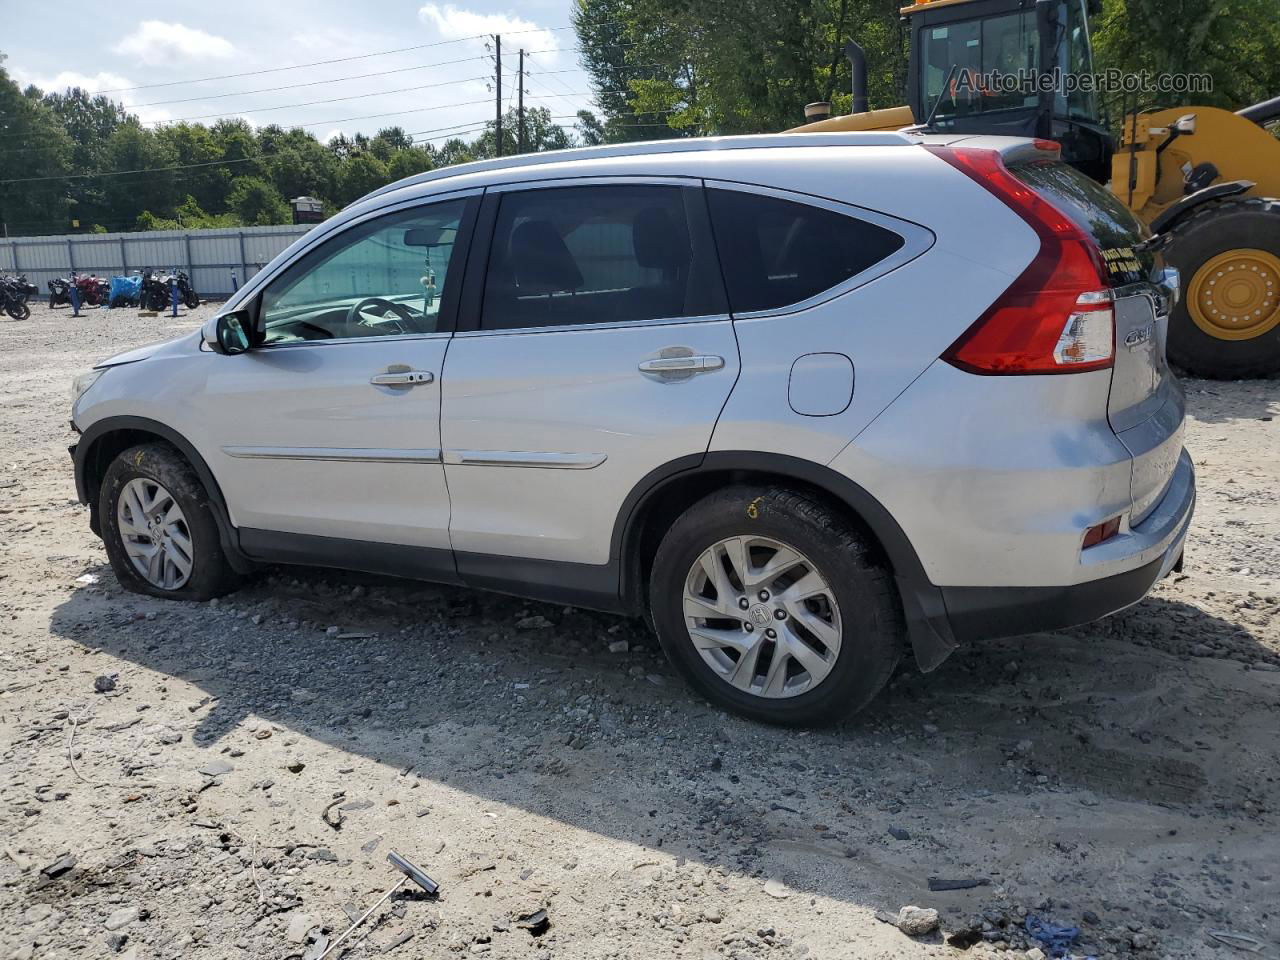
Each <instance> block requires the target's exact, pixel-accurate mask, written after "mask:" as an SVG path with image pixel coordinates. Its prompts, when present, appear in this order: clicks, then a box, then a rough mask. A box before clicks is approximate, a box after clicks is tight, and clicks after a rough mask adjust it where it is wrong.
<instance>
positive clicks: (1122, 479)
mask: <svg viewBox="0 0 1280 960" xmlns="http://www.w3.org/2000/svg"><path fill="white" fill-rule="evenodd" d="M1147 240H1148V238H1147V237H1146V236H1145V234H1144V231H1143V228H1142V226H1141V225H1140V224H1139V223H1138V222H1137V221H1136V220H1134V218H1133V217H1132V216H1130V214H1129V213H1128V212H1127V211H1126V210H1125V208H1124V207H1123V206H1121V205H1120V204H1118V203H1117V202H1116V201H1115V200H1114V199H1113V198H1112V196H1111V195H1110V194H1109V193H1107V192H1106V191H1105V190H1103V189H1102V188H1101V187H1099V186H1097V185H1096V184H1094V183H1093V182H1092V181H1089V180H1087V179H1086V178H1085V177H1083V176H1081V175H1080V174H1078V173H1077V172H1076V171H1074V170H1073V169H1071V168H1069V167H1067V166H1064V165H1063V164H1062V163H1061V162H1059V160H1058V155H1057V150H1056V144H1053V143H1051V142H1048V141H1042V140H1037V141H1031V140H1023V139H1006V138H978V137H950V138H948V137H943V136H928V137H921V136H914V135H906V134H900V133H868V134H792V135H786V136H760V137H738V138H728V139H718V140H685V141H676V142H667V143H649V144H628V145H624V146H615V147H606V148H597V149H590V150H575V151H564V152H558V153H550V154H541V155H537V156H528V157H519V158H511V159H502V160H497V161H489V162H483V163H475V164H468V165H465V166H460V167H453V168H449V169H446V170H441V171H436V172H432V173H427V174H423V175H420V176H416V177H411V178H409V179H407V180H403V181H400V182H399V183H396V184H393V185H391V186H388V187H386V188H384V189H382V190H379V191H376V192H375V193H373V194H370V195H369V196H368V197H365V198H364V199H363V200H361V201H359V202H357V203H356V204H354V205H352V206H351V207H349V208H348V209H346V210H344V211H343V212H342V213H340V214H338V215H337V216H336V217H334V218H333V219H331V220H329V221H328V222H327V223H325V224H323V225H321V226H319V227H317V228H316V229H314V230H312V231H311V232H310V233H308V234H307V235H306V236H304V237H302V238H301V239H299V240H298V241H297V242H296V243H295V244H294V245H293V246H291V247H290V248H289V249H288V250H286V251H285V252H284V253H282V254H281V255H280V256H279V257H277V258H276V259H275V260H274V261H272V263H270V264H269V265H268V266H267V267H266V268H265V269H263V270H262V271H261V272H260V273H259V274H257V275H256V276H255V277H254V278H253V279H252V281H251V282H249V283H248V284H246V285H245V287H244V288H243V289H242V290H241V291H240V292H239V294H238V295H237V296H235V297H233V298H232V300H231V301H230V302H228V303H227V305H226V306H225V308H224V309H223V311H222V312H221V314H220V315H219V316H217V317H216V318H215V319H213V320H210V321H209V322H208V323H207V324H206V325H205V327H204V329H203V330H202V331H200V332H199V333H194V334H192V335H190V336H186V337H182V338H180V339H177V340H174V341H172V342H169V343H164V344H159V345H156V346H151V347H145V348H143V349H140V350H136V351H133V352H132V353H127V354H124V355H122V356H119V357H116V358H114V359H112V360H108V361H106V362H104V363H103V364H101V365H100V366H99V367H97V368H96V369H95V370H93V371H92V372H91V373H89V374H86V375H84V376H82V377H81V378H79V379H78V380H77V383H76V387H75V394H76V401H75V408H74V411H73V419H74V425H75V428H76V430H78V431H79V433H80V437H79V442H78V443H77V444H76V446H75V447H73V456H74V461H75V475H76V485H77V488H78V491H79V496H80V499H81V501H82V502H85V503H87V504H89V506H90V509H91V514H90V517H91V520H90V522H91V525H92V527H93V530H94V531H95V532H96V533H97V534H98V535H99V536H101V537H102V539H103V541H104V542H105V544H106V549H107V553H108V556H109V557H110V559H111V564H112V566H113V568H114V570H115V572H116V575H117V576H118V577H119V579H120V582H121V583H122V584H124V585H125V586H126V587H128V588H130V589H133V590H137V591H139V592H143V593H149V594H151V595H153V596H161V597H173V598H176V599H187V600H200V599H206V598H209V597H213V596H215V595H217V594H220V593H223V592H225V591H227V590H229V589H231V588H232V587H233V586H234V585H235V584H236V582H237V580H238V578H239V577H240V576H243V575H246V574H249V573H251V572H252V571H253V570H254V569H255V567H256V566H257V565H258V564H261V563H300V564H314V565H318V566H329V567H342V568H349V569H356V570H365V571H373V572H383V573H392V574H397V575H401V576H410V577H418V578H421V579H425V580H433V581H438V582H443V583H452V584H460V585H466V586H471V587H480V588H486V589H493V590H500V591H504V592H508V593H514V594H520V595H524V596H527V597H533V598H538V599H543V600H549V601H555V602H562V603H571V604H577V605H581V606H584V607H591V608H596V609H600V610H608V611H618V612H624V613H636V614H644V615H646V616H647V617H648V618H649V619H650V620H651V622H652V623H653V625H654V627H655V628H656V630H657V633H658V635H659V637H660V638H661V641H662V644H663V646H664V648H665V649H666V651H667V653H668V655H669V656H670V658H671V660H672V662H673V663H674V664H675V665H676V666H677V667H678V668H679V670H680V671H681V672H682V673H683V674H684V676H685V677H687V678H688V680H689V681H690V682H691V683H692V684H693V685H694V686H695V687H696V688H697V689H698V690H700V691H701V692H702V693H704V694H705V695H706V696H707V697H709V698H710V699H712V700H714V701H716V702H718V703H720V704H723V705H725V706H727V707H730V708H732V709H735V710H738V711H740V712H742V713H744V714H747V715H750V716H752V717H756V718H760V719H763V720H769V721H776V722H785V723H814V722H823V721H830V720H833V719H836V718H839V717H842V716H844V715H846V714H849V713H851V712H852V711H855V710H857V709H859V708H860V707H862V706H864V705H865V704H867V703H868V701H870V700H871V699H872V698H873V697H874V696H875V694H876V692H877V691H878V690H879V689H880V688H881V687H882V686H883V685H884V683H885V682H886V680H887V679H888V677H889V675H890V673H891V671H892V670H893V669H894V665H895V664H896V663H897V662H898V659H899V657H900V656H901V654H902V653H903V652H904V651H905V650H906V649H908V648H910V649H911V651H912V652H913V653H914V656H915V658H916V661H917V663H918V664H919V666H920V667H921V668H922V669H924V670H931V669H933V668H934V667H936V666H938V664H940V663H941V662H942V661H943V660H944V659H945V658H946V657H947V655H948V654H949V653H950V652H951V651H953V650H954V649H956V648H957V647H958V646H959V645H961V644H964V643H966V642H969V641H973V640H978V639H980V638H984V637H992V636H998V635H1003V634H1012V633H1023V632H1029V631H1034V630H1045V629H1051V628H1056V627H1060V626H1064V625H1068V624H1074V623H1080V622H1084V621H1088V620H1091V619H1095V618H1097V617H1100V616H1104V615H1106V614H1108V613H1111V612H1113V611H1115V610H1119V609H1120V608H1122V607H1125V606H1127V605H1129V604H1132V603H1134V602H1136V601H1137V600H1139V599H1141V598H1142V597H1143V595H1144V594H1145V593H1146V592H1147V591H1148V589H1150V587H1151V585H1152V584H1153V583H1154V582H1155V581H1156V580H1157V579H1159V578H1160V577H1162V576H1164V575H1165V573H1167V572H1168V571H1169V570H1170V569H1171V568H1174V567H1175V566H1176V565H1177V564H1178V562H1179V561H1180V559H1181V555H1182V544H1183V539H1184V537H1185V536H1186V532H1187V526H1188V524H1189V522H1190V520H1191V514H1192V509H1193V506H1194V502H1195V483H1194V477H1193V472H1192V466H1191V461H1190V460H1189V459H1188V457H1187V455H1186V453H1185V452H1184V450H1183V446H1182V439H1183V398H1182V393H1181V391H1180V389H1179V387H1178V384H1177V382H1176V381H1175V380H1174V378H1173V377H1172V376H1171V375H1170V373H1169V371H1168V369H1167V368H1166V364H1165V359H1164V342H1165V331H1166V324H1167V316H1168V310H1169V306H1170V303H1171V298H1172V297H1173V296H1174V295H1176V289H1177V281H1176V277H1175V276H1174V275H1173V272H1172V271H1169V270H1166V269H1163V268H1162V267H1161V266H1160V264H1159V263H1158V258H1157V255H1156V254H1155V253H1153V252H1152V246H1153V245H1152V244H1150V243H1148V242H1146V241H1147Z"/></svg>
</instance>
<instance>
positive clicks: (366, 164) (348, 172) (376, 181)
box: [337, 152, 391, 206]
mask: <svg viewBox="0 0 1280 960" xmlns="http://www.w3.org/2000/svg"><path fill="white" fill-rule="evenodd" d="M390 180H391V178H390V176H389V175H388V174H387V166H386V164H384V163H383V162H382V161H381V160H379V159H378V158H377V157H375V156H374V155H373V154H371V153H365V152H361V153H356V154H354V155H352V156H351V157H349V158H348V159H347V160H346V161H345V162H344V163H343V164H342V167H341V168H340V169H339V171H338V189H337V200H338V203H340V204H342V205H343V206H346V205H347V204H348V203H350V202H351V201H352V200H358V199H360V198H361V197H363V196H364V195H365V194H366V193H368V192H369V191H370V190H376V189H377V188H378V187H381V186H382V185H383V184H386V183H389V182H390Z"/></svg>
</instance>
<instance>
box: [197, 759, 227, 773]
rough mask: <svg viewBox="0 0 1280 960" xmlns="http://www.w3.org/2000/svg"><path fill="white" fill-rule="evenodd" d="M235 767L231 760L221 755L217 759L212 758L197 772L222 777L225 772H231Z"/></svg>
mask: <svg viewBox="0 0 1280 960" xmlns="http://www.w3.org/2000/svg"><path fill="white" fill-rule="evenodd" d="M234 769H235V766H234V765H233V764H232V763H231V762H230V761H228V760H223V759H222V758H221V757H218V758H217V759H215V760H210V761H209V762H208V763H206V764H205V765H204V766H203V767H201V768H200V769H199V770H198V771H196V772H197V773H202V774H204V775H205V776H206V777H221V776H223V775H224V774H228V773H230V772H231V771H232V770H234Z"/></svg>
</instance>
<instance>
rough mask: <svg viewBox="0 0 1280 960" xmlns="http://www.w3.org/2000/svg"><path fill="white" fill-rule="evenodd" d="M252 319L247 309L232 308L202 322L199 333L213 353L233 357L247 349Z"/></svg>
mask: <svg viewBox="0 0 1280 960" xmlns="http://www.w3.org/2000/svg"><path fill="white" fill-rule="evenodd" d="M252 322H253V320H252V318H251V317H250V315H249V311H248V310H233V311H232V312H231V313H224V314H221V315H220V316H217V317H212V318H210V319H208V320H206V321H205V322H204V326H203V327H201V328H200V334H201V336H203V337H204V342H205V343H207V344H208V345H209V349H211V350H212V351H213V352H214V353H221V354H224V355H225V356H228V357H233V356H235V355H236V354H237V353H244V352H245V351H246V350H248V349H249V346H250V340H249V327H250V324H252Z"/></svg>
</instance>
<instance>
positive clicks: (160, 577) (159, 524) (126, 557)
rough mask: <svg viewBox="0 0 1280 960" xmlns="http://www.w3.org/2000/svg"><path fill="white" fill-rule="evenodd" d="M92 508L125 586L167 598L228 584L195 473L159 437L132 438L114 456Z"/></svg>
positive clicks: (222, 589)
mask: <svg viewBox="0 0 1280 960" xmlns="http://www.w3.org/2000/svg"><path fill="white" fill-rule="evenodd" d="M98 509H99V517H100V518H101V522H102V540H103V543H104V544H105V545H106V548H107V557H108V559H109V560H110V561H111V568H112V569H113V570H114V571H115V574H116V578H117V579H118V580H119V581H120V585H121V586H123V587H125V588H126V589H129V590H132V591H134V592H135V593H146V594H150V595H151V596H153V597H165V598H169V599H174V600H208V599H210V598H212V597H217V596H221V595H222V594H224V593H226V592H228V591H229V590H233V589H235V586H236V583H237V578H236V575H235V572H234V571H233V570H232V569H231V567H230V565H229V564H228V563H227V560H226V556H225V555H224V554H223V552H222V546H221V544H220V542H219V539H218V526H217V521H216V520H215V519H214V516H213V510H212V508H211V507H210V505H209V498H208V496H207V494H206V493H205V490H204V487H203V486H202V485H201V483H200V478H199V477H197V476H196V473H195V471H194V470H193V469H192V468H191V465H190V464H188V463H187V461H186V460H185V459H183V457H182V456H181V455H180V454H179V453H178V452H177V451H176V450H174V449H173V448H172V447H170V446H168V445H167V444H163V443H146V444H140V445H138V446H136V447H130V448H129V449H128V450H125V451H124V452H123V453H121V454H120V455H119V456H117V457H116V459H115V460H114V461H112V463H111V466H109V467H108V468H107V472H106V475H105V476H104V477H103V481H102V490H101V493H100V496H99V500H98Z"/></svg>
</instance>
